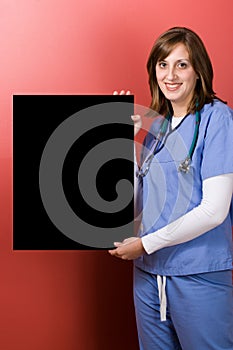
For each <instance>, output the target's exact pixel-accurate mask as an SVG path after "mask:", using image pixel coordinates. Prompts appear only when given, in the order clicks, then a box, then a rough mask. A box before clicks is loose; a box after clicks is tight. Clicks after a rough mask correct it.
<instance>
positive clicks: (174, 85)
mask: <svg viewBox="0 0 233 350" xmlns="http://www.w3.org/2000/svg"><path fill="white" fill-rule="evenodd" d="M166 85H167V87H169V88H176V87H178V86H180V84H166Z"/></svg>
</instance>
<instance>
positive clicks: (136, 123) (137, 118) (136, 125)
mask: <svg viewBox="0 0 233 350" xmlns="http://www.w3.org/2000/svg"><path fill="white" fill-rule="evenodd" d="M113 95H130V91H129V90H127V91H125V90H121V91H120V93H118V91H114V92H113ZM131 119H132V121H133V122H134V136H136V135H137V133H138V132H139V130H140V129H141V127H142V118H141V116H140V115H139V114H135V115H132V116H131Z"/></svg>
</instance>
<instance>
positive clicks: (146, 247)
mask: <svg viewBox="0 0 233 350" xmlns="http://www.w3.org/2000/svg"><path fill="white" fill-rule="evenodd" d="M232 192H233V174H225V175H219V176H215V177H211V178H208V179H206V180H204V182H203V198H202V201H201V203H200V205H199V206H197V207H195V208H194V209H192V210H190V212H188V213H186V214H185V215H183V216H182V217H180V218H179V219H177V220H175V221H174V222H172V223H171V224H169V225H166V226H165V227H163V228H161V229H160V230H158V231H156V232H153V233H150V234H148V235H147V236H144V237H142V238H136V237H131V238H128V239H125V240H124V241H123V242H122V243H119V242H118V243H115V246H116V247H117V249H114V250H111V251H109V253H110V254H111V255H114V256H116V257H118V258H121V259H127V260H131V259H135V258H137V257H139V256H140V255H142V254H144V253H145V252H146V253H147V254H151V253H153V252H155V251H157V250H159V249H162V248H165V247H169V246H172V245H176V244H180V243H184V242H187V241H190V240H192V239H194V238H197V237H198V236H200V235H202V234H203V233H205V232H207V231H209V230H211V229H213V228H214V227H216V226H218V225H220V224H221V223H222V222H223V221H224V220H225V218H226V216H227V214H228V212H229V207H230V203H231V199H232Z"/></svg>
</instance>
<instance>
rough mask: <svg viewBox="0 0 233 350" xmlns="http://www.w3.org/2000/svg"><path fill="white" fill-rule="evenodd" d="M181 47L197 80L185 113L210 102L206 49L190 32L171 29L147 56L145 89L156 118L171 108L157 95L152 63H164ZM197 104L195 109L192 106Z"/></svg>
mask: <svg viewBox="0 0 233 350" xmlns="http://www.w3.org/2000/svg"><path fill="white" fill-rule="evenodd" d="M180 43H182V44H184V45H185V47H186V49H187V51H188V53H189V59H190V62H191V65H192V67H193V69H194V70H195V72H196V74H197V76H198V77H199V79H197V83H196V87H195V91H194V95H193V98H192V100H191V102H190V105H189V107H188V111H187V112H188V113H194V111H195V110H196V109H197V108H198V110H200V109H201V108H202V107H203V106H204V104H205V103H210V102H213V99H214V98H215V92H214V91H213V87H212V83H213V68H212V64H211V61H210V58H209V55H208V53H207V51H206V48H205V46H204V44H203V42H202V40H201V39H200V38H199V36H198V35H197V34H196V33H194V32H193V31H192V30H190V29H188V28H184V27H174V28H171V29H169V30H168V31H166V32H165V33H163V34H162V35H161V36H160V37H159V38H158V39H157V40H156V42H155V44H154V46H153V47H152V50H151V52H150V55H149V58H148V62H147V71H148V74H149V85H150V91H151V96H152V101H151V105H150V108H151V109H152V110H155V111H157V112H158V113H160V114H163V115H165V114H168V113H169V112H171V108H172V107H171V104H170V102H169V101H168V100H167V99H166V98H165V96H164V95H163V93H162V92H161V90H160V88H159V86H158V82H157V78H156V71H155V67H156V63H157V62H158V61H159V60H163V59H165V58H166V57H167V56H168V55H169V54H170V53H171V51H172V50H173V49H174V47H175V46H176V45H177V44H180ZM197 100H198V107H196V102H197Z"/></svg>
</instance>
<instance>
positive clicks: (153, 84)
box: [110, 27, 233, 350]
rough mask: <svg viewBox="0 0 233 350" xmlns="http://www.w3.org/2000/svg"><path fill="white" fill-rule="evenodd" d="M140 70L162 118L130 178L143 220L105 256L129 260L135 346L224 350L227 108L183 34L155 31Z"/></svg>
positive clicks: (229, 183)
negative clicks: (143, 70)
mask: <svg viewBox="0 0 233 350" xmlns="http://www.w3.org/2000/svg"><path fill="white" fill-rule="evenodd" d="M147 68H148V73H149V83H150V90H151V96H152V101H151V106H150V107H151V109H152V110H155V111H157V112H159V113H160V114H161V115H160V116H157V117H155V120H154V122H153V123H152V126H151V128H150V131H149V133H148V134H147V135H146V137H145V140H144V143H143V146H144V147H143V149H142V154H141V163H140V166H139V167H138V169H137V172H136V174H137V175H138V178H137V180H135V183H137V185H138V194H137V203H139V207H140V208H142V212H141V217H142V221H141V225H140V229H139V232H138V237H133V238H128V239H125V240H124V241H123V242H118V243H115V246H116V249H115V250H111V251H110V254H111V255H113V256H116V257H117V258H121V259H128V260H131V259H134V266H135V269H134V303H135V310H136V319H137V326H138V336H139V344H140V349H141V350H154V349H160V350H164V349H166V350H175V349H176V350H177V349H178V350H181V349H182V350H196V349H206V350H207V349H209V350H210V349H211V350H221V349H227V350H231V349H232V348H233V333H232V328H233V299H232V273H231V269H232V229H231V228H232V212H231V208H233V204H232V193H233V155H232V152H229V150H232V149H233V110H232V109H231V108H229V107H228V106H227V105H226V104H225V103H223V102H222V101H221V100H220V99H219V98H217V96H216V95H215V93H214V91H213V88H212V81H213V69H212V65H211V61H210V59H209V56H208V54H207V52H206V49H205V47H204V44H203V42H202V41H201V39H200V38H199V37H198V36H197V35H196V34H195V33H194V32H193V31H192V30H190V29H188V28H182V27H176V28H171V29H170V30H168V31H167V32H165V33H164V34H162V35H161V36H160V37H159V38H158V39H157V40H156V42H155V45H154V46H153V48H152V50H151V53H150V56H149V59H148V64H147ZM135 120H136V123H137V125H139V120H140V119H139V118H136V119H135ZM177 120H178V122H177ZM135 130H138V128H137V129H135ZM223 154H224V157H223V156H222V155H223ZM185 157H186V158H185ZM183 159H185V160H184V161H182V160H183ZM136 211H137V210H136ZM181 305H182V307H181Z"/></svg>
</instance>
